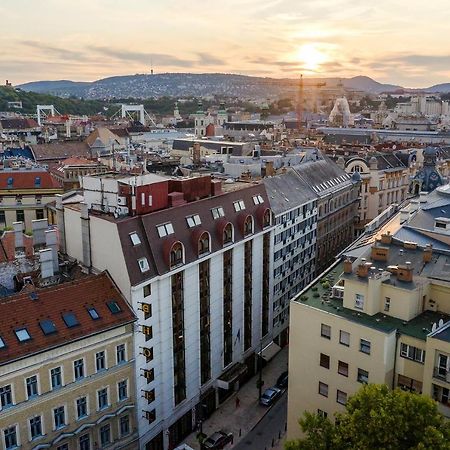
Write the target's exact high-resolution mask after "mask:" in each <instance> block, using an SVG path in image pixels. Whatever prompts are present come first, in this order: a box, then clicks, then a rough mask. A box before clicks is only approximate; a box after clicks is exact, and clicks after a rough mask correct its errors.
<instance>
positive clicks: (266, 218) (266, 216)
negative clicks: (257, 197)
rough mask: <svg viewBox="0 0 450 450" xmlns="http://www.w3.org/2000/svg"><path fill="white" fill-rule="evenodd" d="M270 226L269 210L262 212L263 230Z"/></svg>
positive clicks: (270, 216) (270, 214)
mask: <svg viewBox="0 0 450 450" xmlns="http://www.w3.org/2000/svg"><path fill="white" fill-rule="evenodd" d="M271 224H272V213H271V211H270V209H266V210H265V211H264V216H263V228H266V227H270V225H271Z"/></svg>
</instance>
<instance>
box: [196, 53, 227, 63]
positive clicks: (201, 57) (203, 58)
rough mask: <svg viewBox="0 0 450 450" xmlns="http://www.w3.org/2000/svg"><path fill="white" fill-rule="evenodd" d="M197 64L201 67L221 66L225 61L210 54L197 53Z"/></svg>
mask: <svg viewBox="0 0 450 450" xmlns="http://www.w3.org/2000/svg"><path fill="white" fill-rule="evenodd" d="M197 57H198V61H197V62H198V64H199V65H202V66H223V65H225V63H226V62H225V61H224V60H222V59H219V58H217V57H216V56H214V55H212V54H211V53H205V52H197Z"/></svg>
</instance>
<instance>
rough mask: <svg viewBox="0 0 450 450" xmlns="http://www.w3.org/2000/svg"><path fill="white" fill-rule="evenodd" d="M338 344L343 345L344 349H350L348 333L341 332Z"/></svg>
mask: <svg viewBox="0 0 450 450" xmlns="http://www.w3.org/2000/svg"><path fill="white" fill-rule="evenodd" d="M339 343H340V344H342V345H345V346H346V347H350V333H347V331H343V330H341V331H340V333H339Z"/></svg>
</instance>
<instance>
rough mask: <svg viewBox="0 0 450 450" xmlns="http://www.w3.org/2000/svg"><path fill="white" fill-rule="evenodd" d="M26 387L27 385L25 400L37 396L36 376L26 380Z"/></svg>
mask: <svg viewBox="0 0 450 450" xmlns="http://www.w3.org/2000/svg"><path fill="white" fill-rule="evenodd" d="M26 385H27V398H32V397H35V396H36V395H38V394H39V392H38V380H37V376H36V375H33V376H32V377H29V378H27V379H26Z"/></svg>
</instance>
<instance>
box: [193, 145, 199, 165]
mask: <svg viewBox="0 0 450 450" xmlns="http://www.w3.org/2000/svg"><path fill="white" fill-rule="evenodd" d="M192 161H193V162H194V164H195V165H199V164H200V142H194V147H193V149H192Z"/></svg>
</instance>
